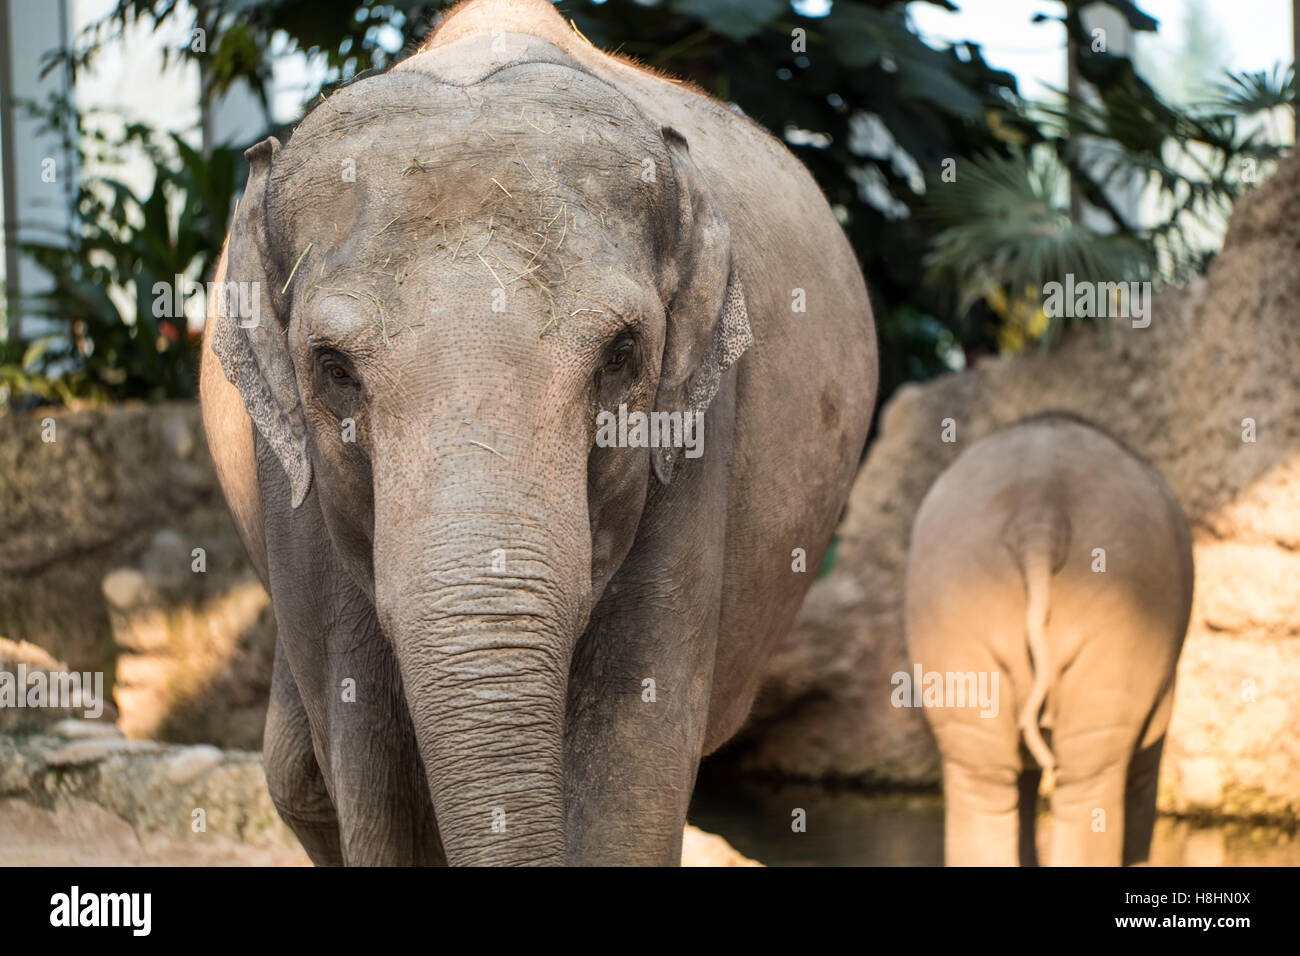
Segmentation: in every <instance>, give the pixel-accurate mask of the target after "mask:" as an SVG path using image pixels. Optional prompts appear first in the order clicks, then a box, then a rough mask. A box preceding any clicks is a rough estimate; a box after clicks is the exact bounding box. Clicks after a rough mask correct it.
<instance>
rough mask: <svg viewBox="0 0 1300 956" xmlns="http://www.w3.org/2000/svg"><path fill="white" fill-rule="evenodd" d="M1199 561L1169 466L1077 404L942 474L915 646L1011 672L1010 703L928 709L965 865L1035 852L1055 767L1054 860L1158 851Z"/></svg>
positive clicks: (922, 548) (917, 602)
mask: <svg viewBox="0 0 1300 956" xmlns="http://www.w3.org/2000/svg"><path fill="white" fill-rule="evenodd" d="M1097 548H1101V549H1104V551H1105V562H1106V563H1105V572H1104V573H1102V572H1099V571H1094V570H1093V568H1094V565H1096V562H1097V556H1096V555H1094V549H1097ZM1096 566H1097V567H1100V565H1096ZM1192 577H1193V573H1192V548H1191V537H1190V534H1189V532H1188V528H1187V521H1186V519H1185V518H1184V516H1183V512H1182V509H1181V508H1180V507H1179V505H1178V501H1177V499H1176V498H1175V497H1174V495H1173V493H1172V492H1171V491H1170V490H1169V487H1168V485H1166V484H1165V481H1164V479H1163V478H1162V477H1161V476H1160V474H1159V473H1158V472H1157V471H1156V470H1155V469H1154V468H1152V467H1151V466H1150V465H1149V464H1147V463H1146V462H1144V461H1142V460H1141V459H1140V458H1138V457H1137V456H1136V455H1134V454H1133V453H1132V452H1130V451H1129V450H1128V449H1126V448H1125V447H1123V446H1122V445H1120V444H1119V443H1118V442H1116V441H1115V440H1114V439H1113V438H1111V437H1110V436H1108V435H1106V434H1105V433H1103V432H1101V431H1099V430H1097V429H1096V428H1094V427H1091V426H1090V425H1088V424H1087V423H1085V422H1082V421H1080V420H1078V419H1075V418H1073V417H1069V416H1063V415H1047V416H1041V417H1036V418H1032V419H1028V420H1026V421H1024V422H1021V423H1019V424H1017V425H1014V426H1011V427H1009V428H1006V429H1003V430H1001V431H998V432H995V433H994V434H992V435H990V436H988V437H986V438H984V439H983V440H981V441H979V442H976V443H975V444H974V445H973V446H971V447H970V448H969V449H967V450H966V451H965V452H964V453H962V455H961V456H960V457H959V458H958V459H957V460H956V461H955V462H954V463H953V464H952V465H951V467H949V468H948V470H947V471H945V472H944V473H943V474H942V475H941V476H940V477H939V479H938V480H937V481H936V482H935V483H934V486H933V487H932V488H931V489H930V491H929V493H928V494H927V495H926V497H925V500H924V501H923V502H922V504H921V508H920V511H919V512H918V514H917V516H916V523H915V525H914V526H913V529H912V543H911V549H910V552H909V554H908V566H907V585H906V588H907V591H906V607H905V617H906V626H907V642H908V648H909V651H910V653H911V658H912V661H913V663H914V665H915V664H920V665H921V667H922V669H923V670H924V671H927V672H928V671H938V672H947V671H953V672H959V673H968V672H975V673H977V674H978V673H980V672H984V673H993V672H997V674H998V685H999V686H998V705H999V706H998V712H997V715H996V716H995V717H987V718H986V717H981V716H980V709H979V708H978V707H927V708H926V716H927V718H929V721H930V726H931V727H932V728H933V729H934V733H935V737H936V738H937V740H938V743H939V749H940V751H941V753H942V755H943V787H944V801H945V834H944V854H945V859H946V862H947V863H948V864H949V865H952V866H1014V865H1016V864H1017V863H1019V864H1021V865H1026V866H1032V865H1035V864H1036V862H1037V857H1036V852H1035V833H1034V824H1035V817H1036V813H1035V811H1036V809H1037V805H1038V787H1039V781H1040V778H1041V776H1042V772H1043V770H1044V768H1047V767H1051V768H1052V769H1053V771H1054V774H1055V786H1054V789H1053V791H1052V796H1051V820H1052V824H1051V831H1050V834H1049V841H1050V843H1049V856H1050V860H1049V862H1050V863H1051V864H1052V865H1054V866H1119V865H1120V864H1121V863H1124V864H1130V863H1136V862H1140V861H1142V860H1145V859H1146V858H1147V852H1148V850H1149V848H1150V843H1151V831H1152V827H1153V825H1154V822H1155V804H1156V780H1157V774H1158V771H1159V766H1160V754H1161V750H1162V749H1163V746H1164V737H1165V731H1166V729H1167V728H1168V726H1169V717H1170V713H1171V711H1172V709H1173V700H1174V671H1175V667H1176V665H1177V663H1178V654H1179V651H1180V650H1181V649H1182V644H1183V636H1184V634H1185V633H1186V631H1187V620H1188V615H1189V614H1190V611H1191V603H1192ZM1045 728H1046V729H1045ZM1103 814H1104V816H1103Z"/></svg>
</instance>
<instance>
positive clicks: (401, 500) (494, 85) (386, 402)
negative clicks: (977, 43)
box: [202, 0, 876, 864]
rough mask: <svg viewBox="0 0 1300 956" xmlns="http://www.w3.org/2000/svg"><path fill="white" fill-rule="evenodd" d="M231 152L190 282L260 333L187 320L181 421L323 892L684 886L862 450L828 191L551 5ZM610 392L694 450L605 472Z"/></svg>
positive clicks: (861, 412) (271, 769) (349, 91)
mask: <svg viewBox="0 0 1300 956" xmlns="http://www.w3.org/2000/svg"><path fill="white" fill-rule="evenodd" d="M668 127H671V129H668ZM688 143H689V146H688ZM250 160H251V167H252V171H251V175H250V179H249V183H248V187H247V190H246V192H245V195H244V198H243V200H242V202H241V204H240V206H239V209H238V212H237V214H236V218H235V221H234V223H233V225H232V227H231V232H230V236H229V239H228V246H227V251H226V255H225V257H224V259H223V263H222V266H221V270H222V273H221V274H220V275H218V277H217V279H218V281H222V280H223V279H224V281H227V282H242V283H251V282H257V283H258V288H259V290H260V296H261V297H260V307H261V309H260V320H259V323H258V324H257V325H256V326H254V327H251V328H243V327H241V326H240V324H239V323H238V322H237V320H236V319H235V318H232V317H229V316H226V315H220V314H216V312H217V311H219V310H214V314H212V315H211V316H210V321H209V323H208V326H209V328H208V332H207V334H206V335H207V338H206V341H205V346H204V350H203V376H202V397H203V414H204V422H205V426H206V429H207V433H208V438H209V442H210V444H211V446H212V450H213V454H214V459H215V461H216V465H217V470H218V474H219V476H220V480H221V484H222V487H223V489H224V491H225V494H226V498H227V501H228V503H229V505H230V509H231V512H232V514H233V515H234V517H235V520H236V524H237V525H238V527H239V530H240V533H241V535H242V536H243V539H244V543H245V546H246V548H247V550H248V553H249V555H250V557H251V560H252V561H253V563H254V565H255V566H256V567H257V569H258V571H259V573H260V574H261V576H262V579H263V580H264V581H265V582H266V583H267V587H268V589H269V591H270V593H271V596H272V599H273V601H274V605H275V612H276V621H277V624H278V627H279V641H278V645H277V656H276V665H275V675H274V690H273V697H272V701H271V708H270V712H269V714H268V718H267V729H266V742H265V759H266V768H267V776H268V782H269V784H270V787H271V793H272V796H273V798H274V800H275V803H276V806H277V808H278V809H279V811H280V813H281V814H282V815H283V816H284V817H285V819H286V820H287V821H288V822H289V823H290V825H291V826H292V827H293V828H294V830H295V832H296V833H297V834H298V835H299V837H300V838H301V839H302V842H303V843H304V845H305V846H306V848H307V850H308V852H309V853H310V854H311V856H312V858H313V859H314V860H315V861H316V862H317V863H321V864H327V863H328V864H337V863H348V864H380V863H394V864H403V863H440V862H443V861H446V862H450V863H452V864H561V863H641V864H676V863H677V862H678V860H679V858H680V853H681V833H682V826H683V823H684V820H685V815H686V808H687V802H688V800H689V798H690V794H691V790H692V787H693V784H694V779H695V774H696V769H697V765H698V763H699V760H700V758H701V756H702V755H703V754H706V753H708V752H710V751H712V750H714V749H715V748H716V747H718V746H719V745H720V744H721V743H722V742H723V741H725V740H726V739H727V738H728V737H729V736H730V735H731V734H732V733H734V732H735V730H736V729H737V728H738V727H739V725H740V723H741V722H742V720H743V719H744V718H745V716H746V713H747V711H748V710H749V708H750V705H751V703H752V700H753V698H754V695H755V693H756V691H757V687H758V683H759V680H760V677H761V674H762V667H763V662H764V659H765V658H766V656H767V655H768V652H769V650H770V649H771V647H772V645H773V642H774V641H775V640H776V639H777V638H778V637H779V636H781V635H782V634H784V633H786V632H787V631H788V629H789V627H790V626H791V623H792V621H793V618H794V615H795V613H796V611H797V609H798V607H799V604H800V601H801V600H802V598H803V595H804V593H805V591H806V590H807V587H808V585H809V583H810V579H811V577H812V575H811V573H798V572H796V571H793V570H792V558H791V552H792V551H793V549H796V548H802V549H804V550H805V551H806V553H807V565H806V566H807V567H808V568H812V569H815V568H816V567H817V566H818V561H819V559H820V556H821V555H822V553H823V551H824V550H825V547H826V545H827V544H828V542H829V539H830V536H831V534H832V531H833V529H834V526H835V523H836V519H837V517H838V515H839V514H840V511H841V508H842V507H843V504H844V502H845V499H846V497H847V493H848V489H849V486H850V483H851V481H852V477H853V474H854V471H855V468H856V465H857V462H858V458H859V454H860V452H861V450H862V447H863V443H864V441H865V438H866V433H867V427H868V423H869V418H870V410H871V407H872V401H873V396H874V392H875V386H876V354H875V344H874V331H873V326H872V321H871V313H870V307H869V304H868V301H867V296H866V290H865V287H864V285H863V281H862V277H861V273H860V271H859V269H858V267H857V264H856V262H855V261H854V258H853V255H852V252H851V250H850V248H849V246H848V244H847V243H846V241H845V239H844V236H843V234H842V232H841V230H840V228H839V226H838V225H837V223H836V220H835V218H834V216H833V215H832V213H831V211H830V209H829V208H828V207H827V205H826V202H825V200H824V199H823V198H822V196H821V194H820V193H819V191H818V190H817V188H816V186H815V185H814V183H813V181H812V179H811V178H810V177H809V176H808V174H807V173H806V171H805V170H804V169H803V168H802V167H801V166H800V165H799V164H798V163H797V162H796V161H795V160H794V159H793V158H792V157H791V156H790V154H789V153H788V152H787V151H786V150H784V149H783V148H782V147H781V146H780V145H779V144H778V143H777V142H776V141H775V140H774V139H772V138H771V137H769V136H768V135H766V134H765V133H764V132H763V131H761V130H760V129H759V128H758V127H757V126H756V125H755V124H753V123H751V122H750V121H748V120H746V119H744V118H742V117H740V116H738V115H736V114H735V113H734V112H732V111H731V110H728V109H727V108H725V107H723V106H722V105H720V104H718V103H716V102H713V101H711V100H709V99H707V98H706V97H704V96H702V95H699V94H697V93H695V92H693V91H691V90H690V89H689V88H686V87H683V86H680V85H676V84H673V83H671V82H668V81H666V80H663V79H660V78H658V77H656V76H653V75H651V74H649V73H646V72H643V71H641V70H639V69H637V68H635V67H634V66H631V65H629V64H626V63H623V62H621V61H619V60H616V59H613V58H611V57H608V56H606V55H605V54H603V53H601V52H599V51H597V50H595V49H594V48H592V47H590V46H589V45H588V44H586V43H585V41H583V40H582V39H581V38H580V37H578V36H576V35H575V34H574V33H573V32H572V31H571V30H570V29H569V28H568V27H567V26H566V25H565V24H564V23H563V21H562V20H561V19H560V18H559V17H558V15H556V13H555V12H554V10H553V9H552V8H551V6H550V4H549V3H546V2H545V0H527V2H519V0H515V2H506V0H486V2H484V0H480V2H477V3H473V4H469V5H467V6H464V7H462V8H459V9H458V10H457V11H456V12H455V13H453V14H452V16H451V17H450V19H448V20H447V21H446V22H445V23H444V24H443V25H442V27H441V28H440V29H439V31H438V33H437V35H436V36H435V37H434V38H433V39H432V40H431V42H430V45H429V46H428V47H426V48H425V49H424V50H422V51H421V52H419V53H418V54H416V55H415V56H413V57H411V58H409V59H407V60H406V61H404V62H403V63H401V64H400V65H399V66H397V67H396V68H394V69H393V70H391V71H390V72H388V73H387V74H385V75H381V76H376V77H371V78H367V79H364V80H361V81H359V82H357V83H354V84H352V85H351V86H349V87H347V88H345V89H343V90H342V91H341V92H339V93H337V94H335V95H334V96H333V97H331V98H330V99H329V100H328V101H326V102H325V103H323V104H322V105H320V106H319V107H317V108H316V109H315V110H314V111H313V112H312V113H311V114H310V115H309V116H308V117H307V118H306V119H305V120H304V121H303V123H302V124H301V125H300V127H299V128H298V129H297V130H296V131H295V132H294V134H293V136H292V137H291V138H290V139H289V141H288V143H287V145H285V146H283V147H281V146H280V145H279V144H278V143H276V142H275V141H267V142H265V143H262V144H260V145H259V146H257V147H254V148H253V149H252V150H250ZM349 169H354V170H355V181H349V180H348V177H347V171H348V170H349ZM498 288H503V289H504V295H502V294H501V293H497V292H495V290H497V289H498ZM796 289H802V290H804V294H805V295H806V298H807V311H806V313H805V312H796V311H794V310H793V309H792V302H794V300H795V299H794V297H795V290H796ZM215 298H216V297H214V299H215ZM494 305H496V306H497V308H498V310H494ZM232 383H233V384H232ZM620 403H626V404H627V405H628V407H629V410H632V411H635V410H641V411H649V410H652V409H658V410H663V411H690V410H693V409H699V410H705V409H707V415H706V421H705V429H704V454H703V456H702V457H699V458H684V457H683V456H682V455H681V450H680V449H679V450H678V453H677V454H676V455H675V460H674V457H669V456H668V455H667V454H666V450H665V453H655V454H653V456H652V451H653V450H650V449H646V448H602V447H597V446H596V445H595V436H596V424H595V417H596V414H597V412H598V411H599V410H601V409H609V410H615V409H617V407H618V405H619V404H620ZM349 419H350V420H353V421H355V428H356V434H355V441H354V442H348V441H345V440H343V437H342V436H343V432H344V428H345V425H346V421H347V420H349ZM649 680H653V681H654V688H653V689H654V694H653V698H654V699H653V700H649V699H648V698H649V697H651V696H652V695H651V694H650V692H649V690H648V689H647V688H648V685H647V684H646V683H645V682H647V681H649ZM349 681H353V682H355V698H356V699H355V702H349V701H348V700H345V699H344V698H345V696H346V693H347V692H346V690H345V683H346V682H349ZM348 686H350V685H348ZM494 824H495V826H494ZM502 824H504V828H503V827H502V826H501V825H502Z"/></svg>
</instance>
